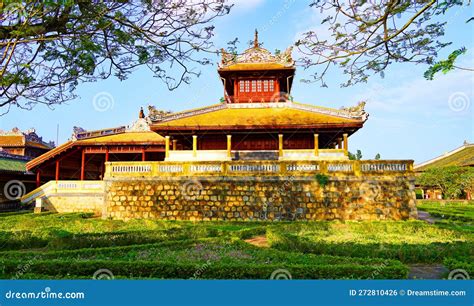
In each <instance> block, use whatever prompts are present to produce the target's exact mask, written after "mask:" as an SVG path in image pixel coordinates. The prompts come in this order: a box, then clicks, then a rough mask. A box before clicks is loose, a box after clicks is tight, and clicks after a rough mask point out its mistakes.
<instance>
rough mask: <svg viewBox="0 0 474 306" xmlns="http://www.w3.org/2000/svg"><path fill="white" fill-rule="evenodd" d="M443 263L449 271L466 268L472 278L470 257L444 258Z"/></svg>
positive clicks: (472, 263) (472, 271) (472, 270)
mask: <svg viewBox="0 0 474 306" xmlns="http://www.w3.org/2000/svg"><path fill="white" fill-rule="evenodd" d="M443 263H444V265H445V266H446V268H448V269H449V270H450V271H452V270H455V269H463V270H466V272H467V273H468V274H469V276H470V278H471V279H473V278H474V262H473V259H472V258H470V259H469V258H462V259H454V258H446V259H445V260H444V262H443Z"/></svg>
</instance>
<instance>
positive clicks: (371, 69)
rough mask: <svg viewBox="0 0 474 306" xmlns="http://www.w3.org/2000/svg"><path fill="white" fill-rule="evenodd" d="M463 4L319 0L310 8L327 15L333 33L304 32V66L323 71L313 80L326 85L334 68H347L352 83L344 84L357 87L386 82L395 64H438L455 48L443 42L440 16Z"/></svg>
mask: <svg viewBox="0 0 474 306" xmlns="http://www.w3.org/2000/svg"><path fill="white" fill-rule="evenodd" d="M459 5H463V1H462V0H445V1H435V0H419V1H411V0H402V1H400V0H389V1H387V0H370V1H368V0H347V1H339V0H332V1H324V0H313V1H312V3H311V5H310V6H311V7H312V8H315V9H318V10H319V11H320V13H321V14H323V15H324V16H325V18H324V19H323V20H322V22H321V23H322V26H323V27H324V26H327V27H328V30H329V34H328V35H327V37H326V36H325V33H324V32H323V34H321V33H320V31H308V32H306V33H304V34H303V36H302V37H301V39H299V40H298V41H297V42H296V46H297V47H298V48H299V50H300V51H301V52H302V53H303V56H302V58H301V59H300V62H302V64H303V65H304V67H305V68H316V69H318V68H320V70H318V71H317V72H316V73H314V74H313V75H312V78H313V81H318V82H321V85H322V86H326V83H325V82H324V77H325V75H326V73H327V72H328V70H329V68H330V67H331V66H338V67H339V68H341V69H343V71H344V73H345V74H346V75H347V76H348V80H347V81H346V82H345V83H343V84H342V86H351V85H354V84H356V83H360V82H367V80H368V78H369V77H370V76H371V75H374V74H378V75H380V76H381V77H382V78H383V77H384V73H385V69H386V68H387V67H388V66H389V65H390V64H393V63H397V62H398V63H400V62H403V63H416V64H418V63H423V64H429V65H433V64H435V59H436V58H437V56H438V52H439V51H440V50H441V49H442V48H444V47H446V46H449V45H450V44H451V43H450V42H441V41H440V40H439V39H440V38H441V37H442V36H443V35H444V31H445V26H446V22H441V21H437V19H440V18H437V17H438V16H440V17H441V15H443V14H444V13H445V12H446V11H447V10H448V9H450V8H452V7H454V6H459ZM458 55H459V54H458ZM458 55H456V56H454V57H453V56H452V59H453V60H455V59H456V57H457V56H458ZM439 66H440V65H437V66H436V67H439ZM437 69H439V68H433V69H431V71H432V72H431V76H432V75H434V74H435V73H436V72H437V71H438V70H437ZM441 70H443V68H441Z"/></svg>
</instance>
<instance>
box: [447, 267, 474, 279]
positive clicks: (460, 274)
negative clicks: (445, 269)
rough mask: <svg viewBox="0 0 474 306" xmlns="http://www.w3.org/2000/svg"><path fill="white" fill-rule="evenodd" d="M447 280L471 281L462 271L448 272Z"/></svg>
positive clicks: (467, 274)
mask: <svg viewBox="0 0 474 306" xmlns="http://www.w3.org/2000/svg"><path fill="white" fill-rule="evenodd" d="M448 279H458V280H459V279H471V278H470V277H469V273H467V271H466V270H463V269H455V270H452V271H451V272H449V274H448Z"/></svg>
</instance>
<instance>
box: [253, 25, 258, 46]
mask: <svg viewBox="0 0 474 306" xmlns="http://www.w3.org/2000/svg"><path fill="white" fill-rule="evenodd" d="M253 47H254V48H258V47H259V44H258V31H257V29H255V36H254V39H253Z"/></svg>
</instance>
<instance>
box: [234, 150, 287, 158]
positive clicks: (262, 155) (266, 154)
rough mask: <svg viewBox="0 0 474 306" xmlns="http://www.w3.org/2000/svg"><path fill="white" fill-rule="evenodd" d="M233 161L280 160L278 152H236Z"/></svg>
mask: <svg viewBox="0 0 474 306" xmlns="http://www.w3.org/2000/svg"><path fill="white" fill-rule="evenodd" d="M232 155H233V156H232V160H278V151H235V152H233V154H232Z"/></svg>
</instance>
